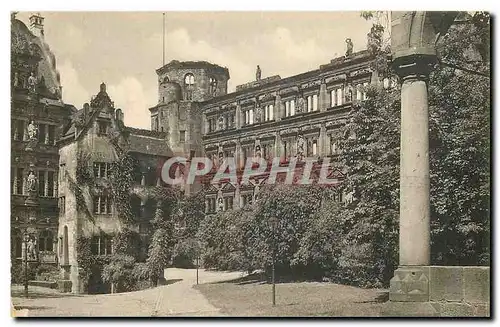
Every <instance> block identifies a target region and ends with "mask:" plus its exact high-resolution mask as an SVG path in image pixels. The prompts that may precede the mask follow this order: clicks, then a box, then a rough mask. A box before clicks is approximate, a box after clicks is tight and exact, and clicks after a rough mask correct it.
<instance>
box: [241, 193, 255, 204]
mask: <svg viewBox="0 0 500 327" xmlns="http://www.w3.org/2000/svg"><path fill="white" fill-rule="evenodd" d="M241 202H242V207H244V206H247V205H252V202H253V194H252V193H246V194H242V195H241Z"/></svg>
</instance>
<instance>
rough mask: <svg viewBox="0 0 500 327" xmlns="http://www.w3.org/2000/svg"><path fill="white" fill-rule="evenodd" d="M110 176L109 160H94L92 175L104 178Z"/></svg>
mask: <svg viewBox="0 0 500 327" xmlns="http://www.w3.org/2000/svg"><path fill="white" fill-rule="evenodd" d="M110 176H111V164H110V163H109V162H94V177H96V178H105V177H110Z"/></svg>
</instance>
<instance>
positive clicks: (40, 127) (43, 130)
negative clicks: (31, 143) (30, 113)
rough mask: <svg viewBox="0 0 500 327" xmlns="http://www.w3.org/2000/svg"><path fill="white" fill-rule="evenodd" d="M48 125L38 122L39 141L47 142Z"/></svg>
mask: <svg viewBox="0 0 500 327" xmlns="http://www.w3.org/2000/svg"><path fill="white" fill-rule="evenodd" d="M46 128H47V125H45V124H38V142H39V143H47V142H46V141H47V133H46Z"/></svg>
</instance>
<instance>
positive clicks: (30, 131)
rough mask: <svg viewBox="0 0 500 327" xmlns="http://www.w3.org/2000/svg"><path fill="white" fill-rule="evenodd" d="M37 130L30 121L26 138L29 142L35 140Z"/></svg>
mask: <svg viewBox="0 0 500 327" xmlns="http://www.w3.org/2000/svg"><path fill="white" fill-rule="evenodd" d="M37 132H38V128H37V127H36V125H35V123H34V122H33V121H31V122H30V123H29V125H28V137H29V139H30V140H36V139H37V134H38V133H37Z"/></svg>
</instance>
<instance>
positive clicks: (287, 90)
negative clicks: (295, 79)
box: [279, 86, 299, 95]
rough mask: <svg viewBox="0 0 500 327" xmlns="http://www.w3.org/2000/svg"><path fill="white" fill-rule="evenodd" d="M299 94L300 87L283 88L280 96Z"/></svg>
mask: <svg viewBox="0 0 500 327" xmlns="http://www.w3.org/2000/svg"><path fill="white" fill-rule="evenodd" d="M298 92H299V87H298V86H290V87H286V88H283V89H281V90H280V91H279V94H280V95H286V94H291V93H298Z"/></svg>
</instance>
